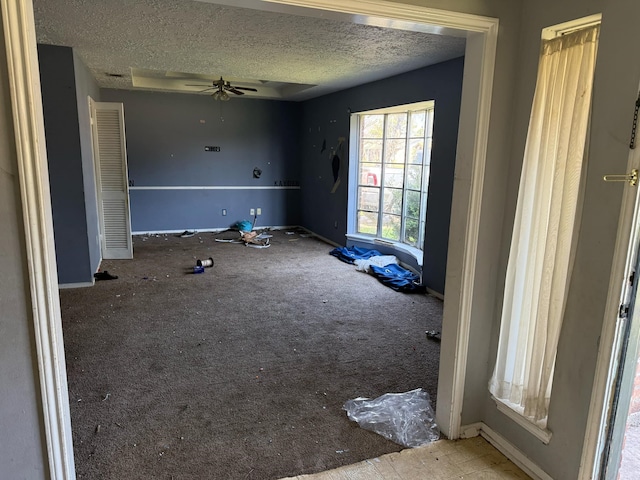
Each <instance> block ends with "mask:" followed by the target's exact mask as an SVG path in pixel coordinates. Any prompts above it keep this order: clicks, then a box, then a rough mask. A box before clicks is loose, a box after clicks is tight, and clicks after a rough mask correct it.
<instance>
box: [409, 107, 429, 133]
mask: <svg viewBox="0 0 640 480" xmlns="http://www.w3.org/2000/svg"><path fill="white" fill-rule="evenodd" d="M426 116H427V112H425V111H424V110H421V111H419V112H411V120H410V122H411V129H410V132H411V133H410V136H411V137H424V124H425V120H426Z"/></svg>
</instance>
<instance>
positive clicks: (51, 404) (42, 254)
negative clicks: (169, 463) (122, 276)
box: [0, 0, 76, 480]
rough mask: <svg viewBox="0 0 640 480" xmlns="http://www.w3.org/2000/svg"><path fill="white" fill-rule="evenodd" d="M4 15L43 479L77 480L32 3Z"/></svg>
mask: <svg viewBox="0 0 640 480" xmlns="http://www.w3.org/2000/svg"><path fill="white" fill-rule="evenodd" d="M0 12H1V15H2V22H3V27H4V36H5V49H6V55H7V73H8V78H9V92H10V95H11V106H10V108H11V113H12V116H13V128H14V130H15V142H16V156H17V164H18V179H19V184H20V197H21V201H22V214H23V221H24V235H25V249H26V257H27V258H26V262H25V263H26V266H27V274H28V280H29V288H30V293H31V295H30V299H31V307H32V308H31V313H32V315H33V324H34V325H33V326H34V328H33V335H34V337H35V338H34V340H35V350H36V357H37V369H38V374H39V380H40V394H41V398H40V400H41V402H42V419H41V422H42V428H43V429H44V438H42V439H41V441H42V443H43V447H45V448H46V453H45V454H46V457H47V458H46V459H45V461H46V462H48V467H49V468H48V471H46V472H43V475H44V476H45V477H48V478H51V479H52V480H72V479H74V478H75V477H76V473H75V464H74V458H73V440H72V436H71V414H70V411H69V391H68V387H67V372H66V365H65V359H64V345H63V340H62V318H61V314H60V300H59V297H58V274H57V269H56V254H55V244H54V239H53V218H52V213H51V196H50V193H49V173H48V170H47V152H46V147H45V132H44V116H43V112H42V95H41V90H40V76H39V70H38V52H37V49H36V35H35V22H34V18H33V6H32V3H31V1H29V0H20V1H16V0H0ZM45 468H46V467H45Z"/></svg>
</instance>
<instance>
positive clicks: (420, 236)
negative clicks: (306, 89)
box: [355, 102, 434, 249]
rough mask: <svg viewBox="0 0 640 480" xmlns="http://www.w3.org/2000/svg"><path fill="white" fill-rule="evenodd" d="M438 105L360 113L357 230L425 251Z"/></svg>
mask: <svg viewBox="0 0 640 480" xmlns="http://www.w3.org/2000/svg"><path fill="white" fill-rule="evenodd" d="M433 115H434V103H433V102H424V103H420V104H414V105H405V106H403V107H394V108H392V109H382V110H375V111H369V112H363V113H359V114H357V132H358V134H357V142H356V144H357V160H358V165H357V197H356V208H355V216H356V221H355V231H356V233H358V234H364V235H370V236H371V237H373V238H381V239H385V240H389V241H393V242H400V243H405V244H407V245H410V246H412V247H415V248H418V249H422V245H423V243H424V232H425V221H426V212H427V191H428V185H429V164H430V159H431V143H432V131H433Z"/></svg>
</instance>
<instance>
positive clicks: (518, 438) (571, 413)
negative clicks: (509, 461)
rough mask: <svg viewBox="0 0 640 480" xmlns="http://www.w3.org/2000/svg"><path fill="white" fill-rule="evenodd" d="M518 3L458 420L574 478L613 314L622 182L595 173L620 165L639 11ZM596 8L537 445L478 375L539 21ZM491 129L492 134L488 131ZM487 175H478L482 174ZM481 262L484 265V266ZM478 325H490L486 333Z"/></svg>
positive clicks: (492, 319) (491, 349) (513, 190)
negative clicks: (590, 87)
mask: <svg viewBox="0 0 640 480" xmlns="http://www.w3.org/2000/svg"><path fill="white" fill-rule="evenodd" d="M522 5H523V8H522V16H521V28H520V37H519V43H518V44H517V47H518V56H517V59H516V63H515V66H514V67H513V68H514V71H517V72H519V74H518V76H517V79H516V83H515V90H514V93H515V95H514V97H513V98H514V100H515V101H514V103H513V107H512V113H511V115H510V118H512V128H511V129H510V130H508V131H507V133H511V137H512V143H511V155H510V157H511V159H512V161H511V163H510V165H509V168H508V169H507V170H506V171H505V172H504V173H499V172H498V171H497V170H494V168H493V165H494V162H495V160H494V159H493V158H492V157H491V156H489V158H488V162H489V163H488V165H489V168H491V173H493V174H494V175H497V179H498V180H499V182H501V183H502V184H503V185H504V186H505V187H506V201H504V202H503V204H504V205H505V207H503V209H502V212H501V210H500V209H499V208H496V209H495V214H491V213H490V212H487V215H488V220H485V221H484V222H483V227H484V228H483V229H482V232H481V241H482V242H483V245H481V248H480V250H479V252H480V254H481V255H484V254H485V253H486V255H485V258H484V260H483V263H484V265H483V266H482V271H479V272H478V273H479V274H482V273H483V272H491V273H493V272H495V271H496V270H497V281H496V283H495V284H494V287H495V291H496V294H495V295H493V296H492V297H489V298H490V301H491V303H493V308H494V309H495V314H494V315H493V316H490V315H486V316H482V317H481V315H483V314H484V313H485V312H487V313H488V312H489V311H490V308H491V306H490V305H486V307H485V308H483V305H482V302H481V301H479V302H477V304H476V305H477V307H478V311H479V314H478V315H475V316H474V321H473V323H472V331H471V338H472V339H473V341H472V344H471V345H470V352H469V359H468V364H467V384H466V389H465V406H464V410H463V424H465V423H472V422H475V421H478V420H482V421H484V422H485V423H486V424H488V425H489V426H490V427H491V428H493V429H494V430H495V431H496V432H498V433H499V434H501V435H503V436H504V437H505V438H507V439H508V440H509V441H510V442H512V443H513V444H514V445H515V446H516V447H517V448H519V449H520V450H521V451H522V452H524V453H525V455H527V456H528V457H529V458H530V459H532V460H533V461H534V462H535V463H537V464H538V465H540V466H541V467H542V468H543V469H544V470H545V471H546V472H547V473H548V474H549V475H550V476H551V477H553V478H558V479H560V478H567V479H568V478H576V476H577V473H578V470H579V467H580V457H581V454H582V447H583V441H584V435H585V431H586V422H587V415H588V409H589V402H590V399H591V393H592V388H593V380H594V375H595V367H596V360H597V354H598V348H599V345H598V342H599V338H600V333H601V331H602V327H603V322H605V321H606V322H613V321H614V320H615V319H614V318H605V311H604V308H605V302H606V296H607V288H608V285H609V276H610V271H611V262H612V258H613V250H614V244H615V236H616V231H617V224H618V216H619V212H620V202H621V193H622V188H621V187H620V186H612V185H611V184H605V183H604V182H602V175H604V174H606V173H609V172H624V171H626V163H627V157H628V141H629V132H630V128H631V120H632V115H633V104H634V102H635V99H636V98H637V88H638V82H639V80H640V62H638V61H636V60H632V61H629V59H630V58H634V53H633V52H634V50H635V49H636V45H638V42H639V41H640V31H639V30H638V29H637V26H636V25H635V19H637V18H640V4H639V3H638V2H636V1H635V0H620V1H616V2H607V1H599V0H589V1H583V0H570V1H563V2H556V1H552V0H544V1H539V2H523V4H522ZM597 12H602V13H603V23H602V30H601V36H600V44H599V53H598V64H597V67H596V74H595V89H594V96H593V105H592V124H591V136H590V155H589V158H588V159H587V176H586V183H585V186H586V188H585V198H584V205H583V212H582V217H581V226H580V230H579V240H578V246H577V250H576V259H575V266H574V270H573V274H572V276H571V284H570V288H569V296H568V300H567V305H566V311H565V315H564V319H563V326H562V331H561V337H560V344H559V347H558V356H557V363H556V370H555V377H554V387H553V394H552V399H551V405H550V413H549V423H548V428H549V429H550V430H551V431H552V432H553V436H552V439H551V442H550V443H549V445H544V444H542V443H541V442H540V441H538V440H536V439H535V438H534V437H533V436H532V435H530V434H529V433H527V432H526V431H524V430H523V429H522V428H520V427H519V426H518V425H516V424H515V423H514V422H512V421H511V420H509V419H508V418H507V417H505V416H504V415H502V414H501V413H499V412H498V411H497V410H496V407H495V404H494V403H493V402H492V401H491V399H490V398H489V394H488V391H487V382H488V379H489V376H490V374H491V370H492V368H493V361H494V358H495V353H496V348H497V336H498V328H499V318H500V316H499V310H500V308H501V298H502V290H503V288H504V275H505V270H506V262H507V256H508V250H509V238H510V234H511V229H512V226H513V215H514V209H515V202H516V196H517V188H518V182H519V176H520V168H521V164H522V157H523V152H524V145H525V139H526V131H527V125H528V120H529V114H530V109H531V101H532V98H533V92H534V88H535V78H536V72H537V63H538V54H539V46H540V32H541V30H542V28H544V27H547V26H551V25H554V24H557V23H561V22H565V21H568V20H572V19H575V18H579V17H583V16H586V15H589V14H593V13H597ZM503 25H504V24H501V28H502V27H503ZM499 67H500V65H499ZM494 94H497V95H501V93H500V90H497V89H496V90H494ZM496 133H497V132H495V131H492V134H491V135H492V136H493V135H496ZM489 175H490V172H487V177H488V178H489ZM503 188H504V187H503ZM500 213H502V214H503V215H504V216H503V226H502V228H501V229H488V228H487V227H488V224H489V223H491V224H493V225H495V221H496V216H497V215H498V214H500ZM483 215H485V213H484V212H483ZM489 243H493V244H494V245H501V246H500V248H499V254H498V256H497V257H496V256H494V255H493V254H492V253H491V252H492V249H491V248H489V247H484V245H485V244H489ZM487 261H490V262H492V263H493V266H491V265H488V264H486V263H485V262H487ZM496 267H497V268H496ZM484 279H485V282H486V283H487V284H489V285H491V283H492V282H493V278H492V275H485V276H484ZM482 288H483V289H487V288H493V287H487V286H483V287H482ZM487 332H491V334H490V336H489V337H487Z"/></svg>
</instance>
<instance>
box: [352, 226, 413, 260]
mask: <svg viewBox="0 0 640 480" xmlns="http://www.w3.org/2000/svg"><path fill="white" fill-rule="evenodd" d="M346 236H347V239H349V240H353V241H356V242H360V243H368V244H370V245H372V246H375V245H384V246H386V247H389V248H393V249H394V250H396V251H399V252H403V253H406V254H407V255H411V256H412V257H413V258H414V259H415V261H416V263H417V264H418V266H419V267H422V257H423V252H422V250H420V249H418V248H415V247H412V246H410V245H406V244H404V243H400V242H394V241H392V240H383V239H380V238H375V237H371V236H369V235H362V234H360V233H347V235H346Z"/></svg>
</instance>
